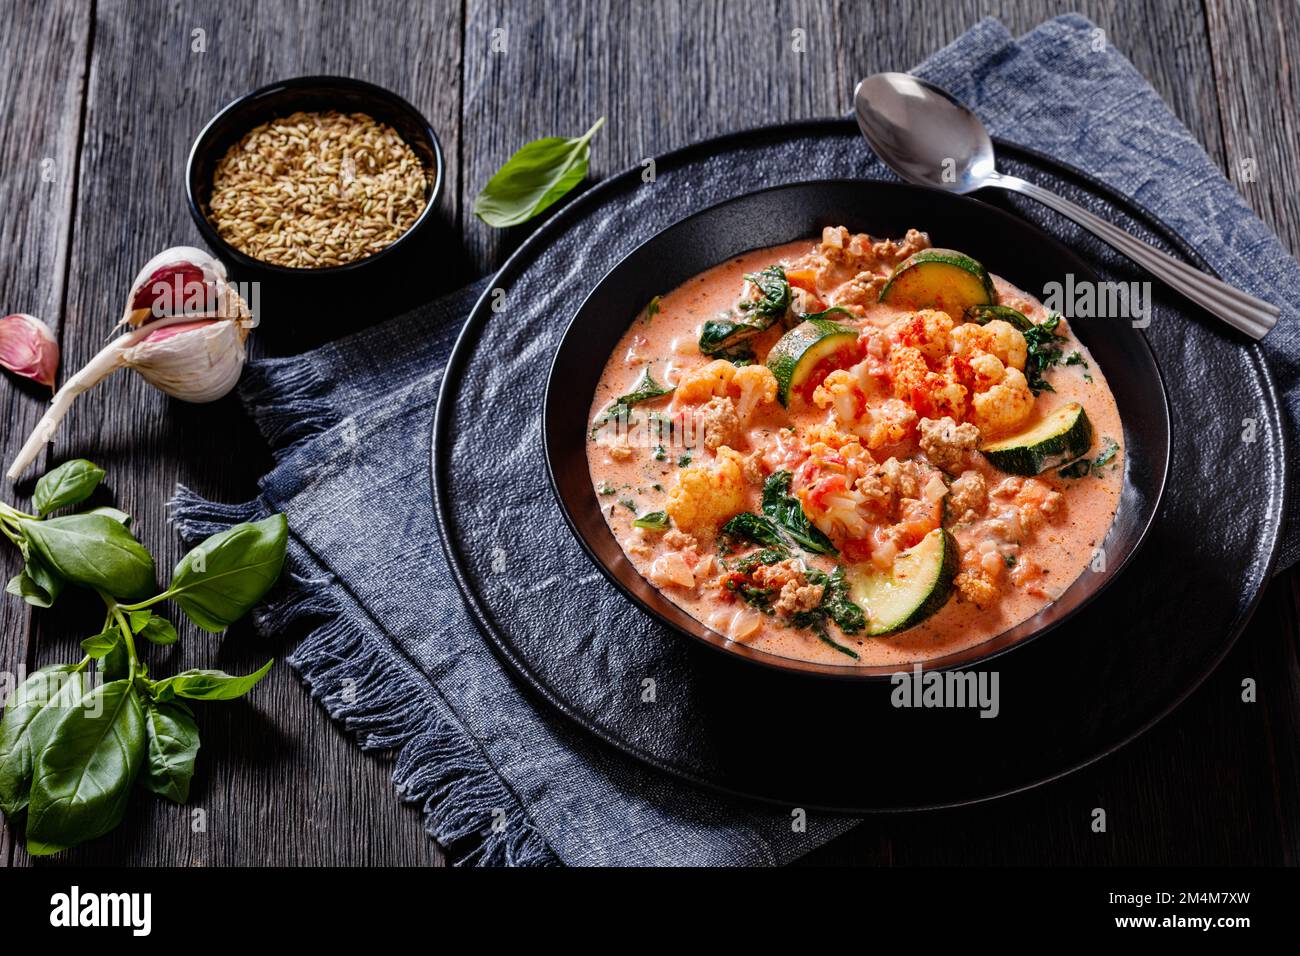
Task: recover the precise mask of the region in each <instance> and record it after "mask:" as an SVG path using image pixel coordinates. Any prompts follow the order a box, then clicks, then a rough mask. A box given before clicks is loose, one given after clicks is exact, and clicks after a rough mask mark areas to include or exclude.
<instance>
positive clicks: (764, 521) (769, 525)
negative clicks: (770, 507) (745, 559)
mask: <svg viewBox="0 0 1300 956" xmlns="http://www.w3.org/2000/svg"><path fill="white" fill-rule="evenodd" d="M720 534H721V536H722V537H723V538H724V539H726V538H741V539H744V540H746V541H753V542H754V543H755V544H765V545H769V546H771V547H784V546H785V543H786V539H785V536H784V535H782V534H781V532H780V530H778V528H777V526H776V524H775V523H774V522H773V521H772V520H771V519H770V518H764V517H763V516H762V515H756V514H753V513H752V512H749V511H742V512H741V513H740V514H738V515H736V516H735V517H734V518H732V519H731V520H730V521H728V522H727V523H726V524H724V525H723V526H722V531H721V533H720Z"/></svg>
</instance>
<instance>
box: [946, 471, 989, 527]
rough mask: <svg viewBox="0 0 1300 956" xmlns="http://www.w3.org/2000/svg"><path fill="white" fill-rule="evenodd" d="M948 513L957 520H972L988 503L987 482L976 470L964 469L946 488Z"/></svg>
mask: <svg viewBox="0 0 1300 956" xmlns="http://www.w3.org/2000/svg"><path fill="white" fill-rule="evenodd" d="M948 492H949V494H950V495H951V497H950V498H949V499H948V507H949V510H950V511H949V513H950V514H952V515H953V516H954V519H955V520H956V521H957V522H959V523H960V522H964V521H974V520H975V519H976V518H978V517H979V516H980V514H981V513H982V512H983V511H984V506H985V505H986V504H987V503H988V484H987V483H986V482H985V481H984V476H983V475H981V474H980V473H979V472H978V471H964V472H962V473H961V477H960V478H957V479H956V480H955V481H953V483H952V485H951V486H950V487H949V489H948Z"/></svg>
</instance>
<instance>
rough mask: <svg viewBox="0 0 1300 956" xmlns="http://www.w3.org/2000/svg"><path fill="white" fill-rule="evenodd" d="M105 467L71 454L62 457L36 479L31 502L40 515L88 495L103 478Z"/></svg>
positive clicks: (85, 497) (80, 500) (76, 502)
mask: <svg viewBox="0 0 1300 956" xmlns="http://www.w3.org/2000/svg"><path fill="white" fill-rule="evenodd" d="M104 475H105V471H104V469H103V468H100V467H99V466H98V465H96V464H95V463H94V462H93V461H87V460H86V459H84V458H74V459H72V461H65V462H64V463H63V464H61V465H59V467H58V468H55V469H54V470H53V471H51V472H47V473H46V474H45V475H43V476H42V477H41V479H40V480H39V481H38V482H36V491H35V492H33V493H32V504H34V505H35V506H36V513H37V514H38V515H40V516H41V517H42V518H43V517H45V516H46V515H47V514H49V513H50V512H51V511H54V510H56V509H58V508H62V507H65V506H66V505H75V504H80V503H81V502H83V501H85V500H86V499H87V498H89V497H90V495H91V493H92V492H94V490H95V489H96V488H98V487H99V483H100V482H101V481H103V480H104Z"/></svg>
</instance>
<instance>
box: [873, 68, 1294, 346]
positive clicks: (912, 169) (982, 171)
mask: <svg viewBox="0 0 1300 956" xmlns="http://www.w3.org/2000/svg"><path fill="white" fill-rule="evenodd" d="M853 104H854V109H855V111H856V113H857V117H858V126H859V127H861V129H862V135H863V136H865V137H866V138H867V142H868V143H870V144H871V148H872V149H873V150H875V152H876V155H877V156H879V157H880V158H881V159H882V160H884V161H885V163H887V164H888V165H889V167H890V168H891V169H893V170H894V172H896V173H898V175H900V176H902V177H903V178H904V179H906V180H908V181H909V182H913V183H917V184H919V185H922V186H933V187H934V188H936V189H944V190H947V191H948V192H954V193H968V192H973V191H974V190H976V189H983V188H984V187H986V186H994V187H997V188H999V189H1008V190H1010V191H1011V192H1017V193H1021V194H1023V195H1025V196H1029V197H1030V198H1031V199H1036V200H1038V201H1039V202H1041V203H1042V204H1043V205H1045V206H1049V207H1051V208H1052V209H1055V210H1056V211H1057V212H1059V213H1061V215H1063V216H1065V217H1066V218H1068V219H1073V220H1074V221H1075V222H1077V223H1078V224H1079V225H1081V226H1083V227H1084V228H1085V229H1087V230H1089V231H1090V232H1091V233H1092V234H1093V235H1095V236H1097V237H1099V238H1101V239H1104V240H1105V241H1106V242H1108V243H1110V244H1111V245H1112V246H1114V247H1115V248H1116V249H1118V250H1119V251H1120V252H1122V253H1124V254H1125V255H1126V256H1128V257H1129V258H1130V259H1132V260H1133V261H1134V262H1136V263H1138V265H1140V266H1142V267H1144V268H1145V269H1147V271H1149V272H1150V273H1151V274H1152V275H1155V276H1157V277H1158V278H1160V279H1163V280H1164V281H1165V282H1166V283H1167V284H1168V285H1170V286H1172V287H1173V288H1175V289H1177V290H1178V291H1179V292H1181V293H1182V294H1183V295H1185V296H1187V298H1189V299H1191V300H1192V301H1193V302H1195V303H1196V304H1197V305H1200V306H1202V307H1203V308H1204V309H1205V310H1206V311H1207V312H1210V313H1211V314H1212V315H1215V316H1218V317H1219V318H1220V319H1222V320H1223V321H1225V322H1227V323H1228V324H1229V325H1231V326H1233V327H1234V328H1237V329H1240V330H1241V331H1242V332H1245V333H1246V334H1247V335H1249V336H1250V337H1251V338H1253V339H1262V338H1263V337H1264V336H1265V335H1267V334H1268V331H1269V330H1270V329H1271V328H1273V326H1274V325H1275V324H1277V320H1278V316H1279V314H1280V312H1279V310H1278V308H1277V307H1276V306H1274V305H1271V304H1269V303H1268V302H1265V301H1264V300H1263V299H1257V298H1255V297H1254V296H1253V295H1249V294H1248V293H1245V292H1242V291H1241V290H1239V289H1234V288H1233V287H1232V286H1230V285H1228V284H1227V283H1225V282H1220V281H1219V280H1218V279H1216V278H1214V277H1213V276H1209V275H1206V274H1205V273H1204V272H1201V271H1200V270H1199V269H1195V268H1193V267H1192V266H1189V265H1187V263H1185V262H1180V261H1179V260H1177V259H1175V258H1173V257H1172V256H1167V255H1165V254H1164V253H1163V252H1161V251H1159V250H1158V249H1154V248H1152V247H1151V246H1149V245H1147V244H1146V243H1145V242H1142V241H1140V240H1138V239H1135V238H1133V237H1132V236H1130V235H1129V234H1128V233H1126V232H1124V231H1123V230H1121V229H1119V228H1117V227H1115V226H1112V225H1111V224H1110V223H1108V222H1106V221H1105V220H1104V219H1099V218H1098V217H1097V216H1094V215H1093V214H1092V213H1090V212H1088V210H1086V209H1082V208H1080V207H1079V206H1076V205H1075V204H1074V203H1072V202H1069V201H1068V200H1065V199H1062V198H1061V197H1060V196H1058V195H1056V194H1055V193H1053V192H1049V191H1048V190H1046V189H1044V188H1042V187H1041V186H1036V185H1034V184H1033V183H1031V182H1026V181H1025V180H1023V179H1019V178H1017V177H1015V176H1006V175H1003V174H1002V173H999V172H998V171H997V169H996V168H995V167H994V162H993V142H992V140H990V139H989V134H988V131H987V130H985V129H984V124H983V123H981V122H980V120H979V117H977V116H976V115H975V114H974V113H972V112H971V111H970V110H968V109H967V108H966V107H965V106H964V105H962V104H961V103H959V102H957V100H955V99H953V98H952V96H950V95H949V94H948V93H947V92H946V91H944V90H942V89H940V88H939V87H937V86H935V85H933V84H931V83H927V82H925V81H924V80H920V79H917V78H916V77H914V76H909V75H908V74H906V73H877V74H875V75H874V76H869V77H867V78H866V79H865V80H863V81H862V82H861V83H859V84H858V88H857V89H856V90H855V91H854V94H853Z"/></svg>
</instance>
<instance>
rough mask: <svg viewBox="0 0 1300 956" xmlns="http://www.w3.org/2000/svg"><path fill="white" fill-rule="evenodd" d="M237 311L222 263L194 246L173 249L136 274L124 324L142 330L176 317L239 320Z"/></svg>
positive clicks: (128, 299) (165, 250)
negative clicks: (160, 321) (144, 325)
mask: <svg viewBox="0 0 1300 956" xmlns="http://www.w3.org/2000/svg"><path fill="white" fill-rule="evenodd" d="M235 298H236V299H237V297H235ZM237 308H238V305H237V303H236V302H235V301H232V298H231V295H230V288H229V286H228V285H227V283H226V267H225V266H224V265H222V264H221V262H220V260H218V259H216V258H214V257H213V256H211V255H209V254H208V253H206V252H204V251H203V250H202V249H196V248H194V247H193V246H173V247H172V248H170V249H164V250H163V251H162V252H160V253H158V255H156V256H154V257H153V258H152V259H150V260H149V261H148V262H146V263H145V264H144V266H143V267H142V268H141V269H140V271H139V272H138V273H137V274H136V277H135V281H133V282H132V283H131V291H130V294H129V295H128V296H127V301H126V310H125V312H124V313H123V316H122V323H121V324H123V325H131V326H135V327H139V326H141V325H143V324H145V323H146V322H149V321H152V320H154V319H160V318H167V317H170V316H176V315H193V316H195V317H209V318H238V317H239V314H238V312H236V311H234V310H235V309H237Z"/></svg>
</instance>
